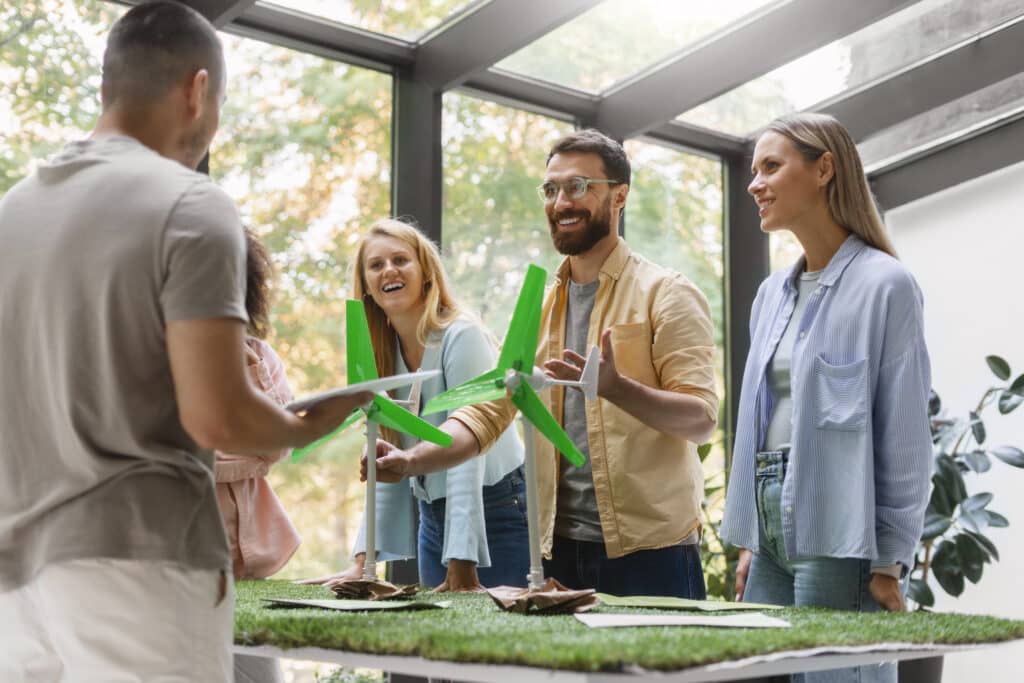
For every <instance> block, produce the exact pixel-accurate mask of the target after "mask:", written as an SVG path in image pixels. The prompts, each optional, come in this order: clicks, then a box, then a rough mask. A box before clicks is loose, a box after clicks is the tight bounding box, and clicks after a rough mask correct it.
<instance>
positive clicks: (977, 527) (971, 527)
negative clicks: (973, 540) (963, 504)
mask: <svg viewBox="0 0 1024 683" xmlns="http://www.w3.org/2000/svg"><path fill="white" fill-rule="evenodd" d="M956 521H957V522H958V523H959V524H960V526H962V527H963V528H964V529H967V530H968V531H973V532H974V533H976V534H980V533H981V532H982V530H983V529H984V528H985V527H987V526H988V515H986V514H985V511H984V510H979V511H977V512H970V511H969V510H963V509H961V511H960V516H959V517H957V518H956Z"/></svg>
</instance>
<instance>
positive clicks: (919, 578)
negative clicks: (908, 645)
mask: <svg viewBox="0 0 1024 683" xmlns="http://www.w3.org/2000/svg"><path fill="white" fill-rule="evenodd" d="M985 361H986V363H987V364H988V367H989V369H991V371H992V373H993V374H994V375H995V377H996V379H997V380H999V381H998V383H994V384H993V385H992V386H990V387H988V388H987V389H986V390H985V392H984V393H983V394H982V396H981V400H979V401H978V404H977V406H975V408H974V410H971V411H970V412H969V413H968V414H967V415H965V416H957V417H950V416H947V415H946V414H945V413H944V411H943V410H942V401H941V399H940V398H939V396H938V394H936V393H935V392H934V391H933V392H932V393H931V396H930V400H929V406H928V413H929V416H930V417H931V430H932V443H933V444H934V449H935V450H934V458H935V467H934V473H933V474H932V494H931V498H930V500H929V501H928V508H927V510H926V512H925V521H924V531H923V533H922V534H921V543H920V546H919V547H918V551H917V555H916V557H915V560H914V567H913V569H912V570H911V573H910V586H909V591H908V597H909V598H910V599H911V600H912V601H913V602H914V603H916V605H917V608H918V609H922V610H926V609H928V608H930V607H933V606H934V605H935V592H934V590H933V586H934V585H937V586H938V587H939V588H941V589H942V590H943V591H944V592H946V593H947V594H949V595H952V596H953V597H958V596H960V594H962V593H963V592H964V589H965V587H966V582H968V581H969V582H971V583H978V581H980V580H981V577H982V574H983V572H984V568H985V565H986V564H988V563H990V562H993V561H996V560H998V559H999V550H998V549H997V548H996V545H995V543H993V542H992V540H991V539H990V538H989V537H988V536H987V535H986V531H987V530H988V529H989V528H1002V527H1006V526H1009V520H1007V519H1006V517H1004V516H1003V515H1001V514H999V513H998V512H996V511H995V510H993V509H990V507H989V506H990V504H991V503H992V502H993V498H994V497H993V495H992V494H991V493H987V492H979V493H974V494H972V495H968V492H967V486H966V481H965V477H978V476H980V475H983V474H985V473H986V472H988V471H989V470H991V469H992V468H993V466H995V467H1002V466H1004V465H1010V466H1012V467H1016V468H1024V451H1021V449H1020V448H1017V447H1016V446H1008V445H1000V446H992V445H991V444H989V443H988V442H987V434H986V430H985V420H984V418H983V413H985V412H986V411H991V409H992V408H993V407H994V408H996V410H997V411H998V413H999V414H1000V415H1008V414H1010V413H1012V412H1013V411H1014V410H1016V409H1017V408H1018V407H1020V405H1021V404H1022V403H1024V374H1021V375H1018V376H1017V378H1016V379H1014V380H1013V381H1010V380H1011V377H1012V373H1011V371H1010V365H1009V363H1007V362H1006V361H1005V360H1004V359H1003V358H1000V357H999V356H987V357H986V358H985ZM929 668H930V670H928V671H927V672H926V671H924V670H923V669H929ZM936 668H937V670H936ZM941 671H942V658H941V657H937V658H931V660H912V661H909V662H901V665H900V680H901V681H907V680H921V681H925V680H927V681H938V680H939V677H940V676H941ZM915 676H916V677H915Z"/></svg>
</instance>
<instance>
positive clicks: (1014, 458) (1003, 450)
mask: <svg viewBox="0 0 1024 683" xmlns="http://www.w3.org/2000/svg"><path fill="white" fill-rule="evenodd" d="M988 452H989V454H990V455H994V456H996V457H997V458H999V459H1000V460H1002V461H1003V462H1005V463H1006V464H1007V465H1013V466H1014V467H1020V468H1024V451H1021V449H1019V448H1017V447H1016V446H996V447H995V448H991V449H989V451H988Z"/></svg>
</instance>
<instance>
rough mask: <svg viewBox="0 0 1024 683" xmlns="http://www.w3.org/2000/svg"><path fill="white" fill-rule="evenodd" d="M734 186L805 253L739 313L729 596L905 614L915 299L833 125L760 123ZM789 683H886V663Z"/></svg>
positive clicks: (916, 486)
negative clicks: (744, 314)
mask: <svg viewBox="0 0 1024 683" xmlns="http://www.w3.org/2000/svg"><path fill="white" fill-rule="evenodd" d="M751 170H752V173H753V180H752V181H751V183H750V186H749V188H748V190H749V191H750V193H751V194H752V195H753V197H754V200H755V201H756V202H757V206H758V210H759V214H760V216H761V229H762V230H764V231H766V232H770V231H774V230H789V231H790V232H792V233H793V234H794V235H795V236H796V238H797V239H798V240H799V242H800V244H801V246H802V247H803V250H804V254H803V256H802V257H801V258H800V259H799V260H798V261H797V262H796V263H795V264H794V265H793V267H792V268H791V269H789V270H788V271H784V272H778V273H775V274H774V275H772V276H770V277H769V278H768V279H767V280H765V281H764V282H763V283H762V284H761V288H760V290H759V291H758V294H757V297H756V299H755V300H754V305H753V309H752V311H751V317H750V334H751V345H750V354H749V356H748V358H747V364H746V368H745V369H744V374H743V386H742V391H741V393H740V409H739V414H738V419H737V423H736V445H735V449H734V453H733V467H732V471H731V474H730V479H729V488H728V495H727V498H726V506H725V518H724V520H723V524H722V536H723V537H724V538H725V539H726V540H727V541H728V542H730V543H732V544H733V545H736V546H739V547H740V548H742V549H743V550H742V551H741V554H740V562H739V565H738V567H737V571H736V574H737V578H736V587H737V596H738V597H739V598H741V599H743V600H746V601H750V602H767V603H775V604H787V605H792V604H795V605H799V606H820V607H831V608H833V609H846V610H855V611H877V610H880V609H884V610H903V609H905V607H904V599H903V594H904V590H905V585H906V584H905V581H904V580H903V579H904V577H905V576H906V574H907V571H908V570H909V569H910V568H911V566H912V563H913V558H914V553H915V550H916V548H917V543H918V539H919V538H920V536H921V529H922V526H923V522H924V511H925V507H926V505H927V502H928V494H929V488H930V478H931V459H932V456H931V450H932V448H931V434H930V430H929V425H928V412H927V407H928V390H929V387H930V381H931V375H930V368H929V362H928V350H927V348H926V347H925V341H924V322H923V316H922V297H921V291H920V289H919V288H918V286H917V283H916V282H915V281H914V278H913V276H912V275H911V274H910V273H909V272H908V271H907V269H906V268H905V267H904V266H903V265H902V264H901V263H900V262H899V261H898V260H897V258H896V254H895V249H893V247H892V244H891V243H890V241H889V238H888V236H887V235H886V233H885V229H884V227H883V225H882V221H881V219H880V217H879V215H878V211H877V209H876V208H875V204H874V201H873V200H872V198H871V193H870V190H869V189H868V185H867V180H866V178H865V177H864V172H863V169H862V167H861V162H860V158H859V156H858V154H857V148H856V146H855V145H854V142H853V140H852V139H851V138H850V135H849V133H848V132H847V131H846V130H845V129H844V128H843V127H842V126H841V125H840V124H839V123H838V122H837V121H836V120H835V119H833V118H832V117H829V116H823V115H820V114H794V115H792V116H786V117H783V118H780V119H777V120H776V121H774V122H772V123H771V124H769V126H768V127H767V129H766V131H765V132H764V133H763V134H762V135H761V136H760V138H759V139H758V141H757V145H756V147H755V150H754V158H753V167H752V169H751ZM800 680H803V681H815V682H816V683H820V682H823V681H829V682H832V681H895V680H896V671H895V666H893V665H884V666H867V667H860V668H849V669H837V670H832V671H823V672H816V673H810V674H800Z"/></svg>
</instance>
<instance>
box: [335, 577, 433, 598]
mask: <svg viewBox="0 0 1024 683" xmlns="http://www.w3.org/2000/svg"><path fill="white" fill-rule="evenodd" d="M330 588H331V590H333V591H334V594H335V595H336V596H338V597H339V598H344V599H350V600H394V599H396V598H407V597H411V596H413V595H416V591H417V590H418V586H415V585H409V586H396V585H395V584H393V583H390V582H388V581H381V580H379V579H377V580H367V579H344V580H342V581H338V582H337V583H333V584H331V585H330Z"/></svg>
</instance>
